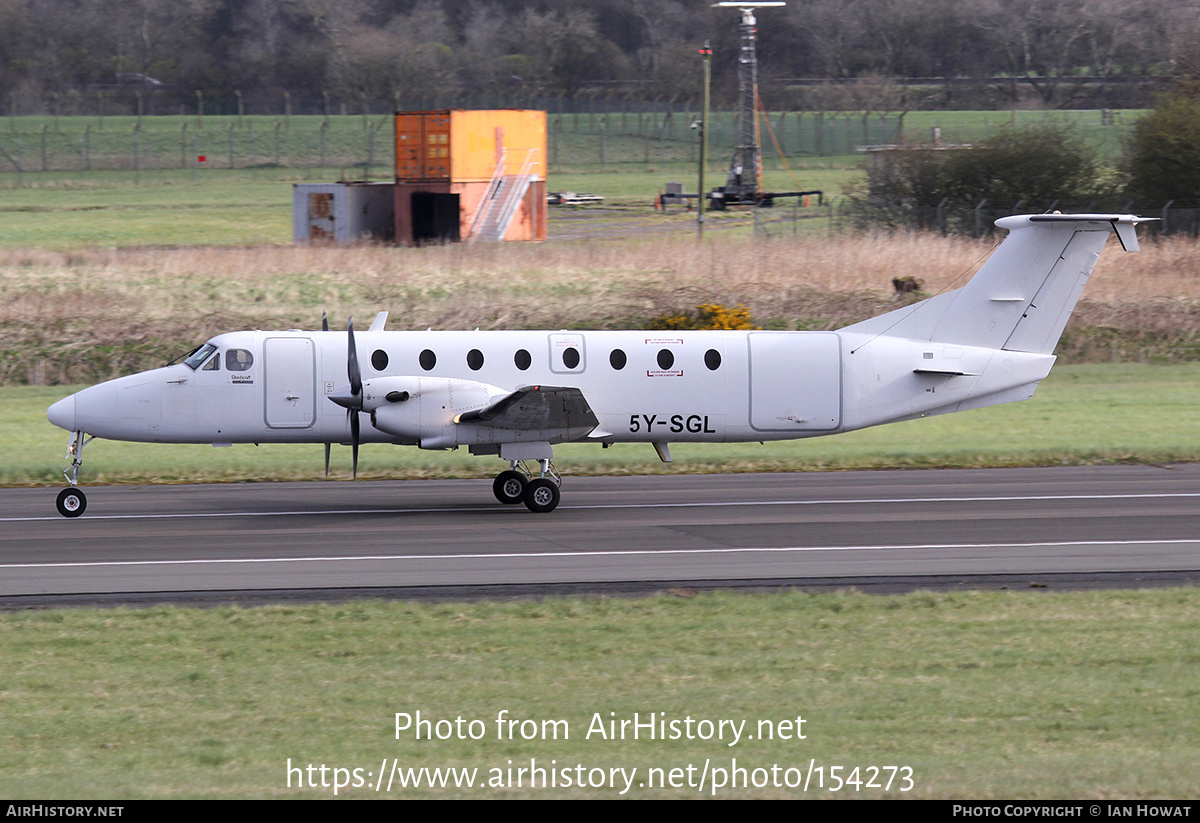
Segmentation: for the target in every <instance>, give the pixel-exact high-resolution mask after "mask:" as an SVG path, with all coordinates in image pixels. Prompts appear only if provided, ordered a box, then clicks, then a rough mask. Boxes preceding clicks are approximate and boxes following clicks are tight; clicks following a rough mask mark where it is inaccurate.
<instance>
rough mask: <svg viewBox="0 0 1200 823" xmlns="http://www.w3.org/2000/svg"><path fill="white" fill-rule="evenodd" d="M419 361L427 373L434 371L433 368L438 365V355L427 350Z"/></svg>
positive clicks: (422, 353)
mask: <svg viewBox="0 0 1200 823" xmlns="http://www.w3.org/2000/svg"><path fill="white" fill-rule="evenodd" d="M418 359H419V360H420V362H421V368H423V369H424V370H425V371H433V367H434V366H436V365H437V355H436V354H434V353H433V351H432V350H430V349H425V351H423V352H421V356H420V357H419V358H418Z"/></svg>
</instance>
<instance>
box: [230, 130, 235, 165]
mask: <svg viewBox="0 0 1200 823" xmlns="http://www.w3.org/2000/svg"><path fill="white" fill-rule="evenodd" d="M235 125H236V124H235V123H230V124H229V168H231V169H232V168H233V129H234V126H235Z"/></svg>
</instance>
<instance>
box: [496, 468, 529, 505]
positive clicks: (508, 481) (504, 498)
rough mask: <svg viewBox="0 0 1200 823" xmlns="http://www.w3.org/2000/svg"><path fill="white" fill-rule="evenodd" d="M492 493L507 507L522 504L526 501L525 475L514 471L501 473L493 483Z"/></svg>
mask: <svg viewBox="0 0 1200 823" xmlns="http://www.w3.org/2000/svg"><path fill="white" fill-rule="evenodd" d="M492 493H493V494H494V495H496V499H497V500H499V501H500V502H501V503H504V504H505V505H512V504H513V503H520V502H521V501H522V500H524V499H525V475H523V474H521V473H520V472H519V471H514V470H513V469H509V470H508V471H502V472H500V473H499V474H498V475H496V479H495V480H494V481H492Z"/></svg>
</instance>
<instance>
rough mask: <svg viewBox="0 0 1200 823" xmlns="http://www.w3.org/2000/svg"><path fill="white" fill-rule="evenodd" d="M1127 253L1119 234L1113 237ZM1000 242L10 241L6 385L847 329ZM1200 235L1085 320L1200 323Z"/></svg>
mask: <svg viewBox="0 0 1200 823" xmlns="http://www.w3.org/2000/svg"><path fill="white" fill-rule="evenodd" d="M1112 243H1113V245H1114V246H1115V241H1112ZM993 246H994V241H974V240H969V239H965V238H957V237H939V236H936V235H928V234H898V235H891V236H847V235H832V236H830V235H820V236H809V237H800V238H796V239H792V238H787V239H781V240H774V241H770V242H760V243H757V244H755V243H754V242H753V241H751V240H749V239H733V238H727V237H723V238H720V239H719V240H716V241H714V242H710V243H704V244H697V243H696V242H694V241H692V240H687V239H659V240H653V241H649V240H647V241H622V242H604V241H600V242H582V243H571V244H567V243H548V244H541V245H529V244H510V245H504V246H500V247H492V246H466V245H454V246H438V247H429V248H420V249H396V248H388V247H374V246H361V247H352V248H305V247H291V246H284V247H255V248H217V247H196V248H178V249H175V248H173V249H133V250H99V249H97V250H86V251H73V252H55V251H41V250H0V356H2V358H3V359H2V360H0V363H2V364H3V365H0V382H2V383H14V382H16V383H19V382H27V381H30V382H74V381H79V380H93V379H96V378H98V377H104V376H109V375H111V374H116V373H119V372H124V371H130V370H133V369H137V368H144V367H147V366H149V365H155V364H158V363H161V362H162V361H163V360H164V359H165V356H166V355H167V354H168V353H170V354H174V353H178V352H179V351H182V350H184V349H186V348H188V347H190V346H191V345H195V344H197V343H199V342H201V341H202V340H204V339H205V338H206V337H208V336H211V335H212V334H215V333H218V332H221V331H229V330H232V329H237V328H289V327H296V326H303V327H307V328H315V327H317V325H318V324H319V322H320V316H321V311H322V309H325V310H327V311H328V312H329V314H330V318H331V322H332V323H333V324H335V325H341V324H343V323H344V322H345V317H346V316H347V315H348V314H351V313H353V314H355V315H357V316H358V317H359V318H360V321H361V322H363V323H365V322H368V321H369V319H370V317H371V316H372V315H373V314H374V312H376V311H378V310H382V309H386V310H388V311H390V312H391V321H390V324H389V327H390V328H409V329H420V328H426V327H433V328H474V327H477V326H478V327H481V328H486V329H500V328H559V327H571V328H588V327H594V328H622V327H630V326H633V327H637V326H639V325H643V324H645V323H646V322H647V321H648V320H649V319H650V318H652V317H654V316H656V315H658V314H661V313H664V312H668V311H679V310H684V309H691V308H694V307H695V306H696V305H698V304H700V303H721V304H725V305H736V304H738V303H741V304H744V305H745V306H747V307H748V308H749V309H750V311H751V314H752V316H753V317H754V318H755V320H756V321H757V322H758V323H760V324H763V325H764V326H767V327H771V328H835V327H838V326H842V325H845V324H847V323H850V322H854V321H856V320H860V319H863V318H865V317H868V316H871V315H873V314H877V313H879V312H881V311H884V310H886V309H888V308H890V307H891V306H892V305H894V302H895V297H894V296H893V294H892V286H891V280H892V278H893V277H895V276H898V275H912V276H915V277H917V278H919V279H921V280H922V281H923V282H924V284H925V290H926V291H927V292H936V291H939V290H942V289H945V288H954V287H957V286H959V285H962V284H963V283H965V282H966V280H967V279H969V276H970V274H972V273H973V272H974V270H975V268H977V266H978V264H979V263H980V262H981V261H982V259H983V258H984V257H985V256H986V254H987V252H988V251H989V250H990V249H991V248H992V247H993ZM1198 253H1200V243H1197V242H1196V241H1194V240H1172V241H1166V242H1161V243H1157V242H1149V243H1146V244H1145V247H1144V251H1143V252H1142V253H1141V254H1136V255H1126V254H1121V253H1119V251H1117V250H1115V249H1114V248H1110V249H1109V250H1108V251H1107V252H1106V254H1104V255H1102V257H1101V260H1100V264H1099V265H1098V266H1097V269H1096V272H1095V274H1094V275H1093V277H1092V282H1091V283H1090V284H1089V286H1088V290H1087V292H1086V293H1085V295H1086V299H1085V300H1084V301H1083V302H1082V303H1081V305H1080V308H1079V312H1078V314H1077V317H1076V320H1075V326H1076V327H1080V326H1082V327H1109V328H1116V329H1126V330H1130V331H1142V332H1144V331H1153V332H1156V333H1159V332H1163V333H1166V332H1172V331H1176V332H1190V333H1192V334H1193V336H1194V335H1195V334H1196V333H1200V266H1197V263H1196V260H1197V259H1198V256H1200V255H1198Z"/></svg>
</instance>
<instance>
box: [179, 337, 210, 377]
mask: <svg viewBox="0 0 1200 823" xmlns="http://www.w3.org/2000/svg"><path fill="white" fill-rule="evenodd" d="M216 350H217V347H216V346H214V345H213V344H212V343H205V344H204V345H203V346H201V347H200V348H198V349H196V350H195V351H193V352H192V353H191V354H189V355H188V358H187V360H184V361H183V365H185V366H187V367H188V368H189V369H191V370H192V371H195V370H196V369H198V368H199V367H200V364H201V363H203V362H204V361H205V360H207V359H208V356H209V355H210V354H212V353H213V352H215V351H216Z"/></svg>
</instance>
